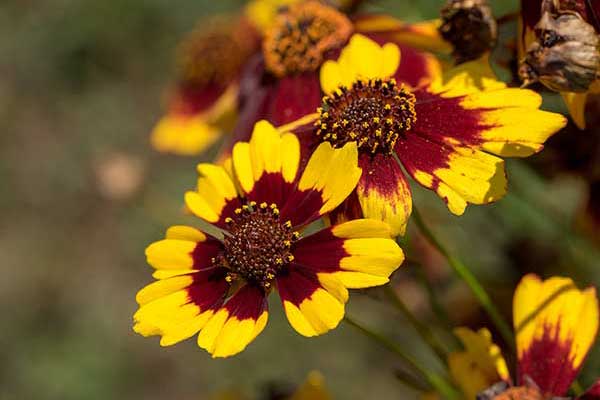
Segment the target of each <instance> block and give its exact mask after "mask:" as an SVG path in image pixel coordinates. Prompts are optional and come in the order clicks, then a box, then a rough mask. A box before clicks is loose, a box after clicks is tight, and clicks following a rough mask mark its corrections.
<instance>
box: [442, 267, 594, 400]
mask: <svg viewBox="0 0 600 400" xmlns="http://www.w3.org/2000/svg"><path fill="white" fill-rule="evenodd" d="M598 320H599V317H598V299H597V296H596V290H595V288H593V287H590V288H587V289H584V290H580V289H578V288H577V287H576V286H575V284H574V283H573V281H572V280H571V279H569V278H563V277H552V278H550V279H547V280H542V279H540V278H539V277H538V276H537V275H534V274H530V275H526V276H525V277H523V279H522V280H521V282H520V283H519V285H518V286H517V289H516V291H515V294H514V298H513V323H514V329H515V334H516V342H517V364H518V365H517V371H516V374H515V379H514V381H512V380H511V379H510V377H509V376H508V373H507V369H506V364H505V363H504V361H503V360H502V356H501V355H499V352H498V350H497V346H496V345H494V344H493V343H491V341H490V340H489V334H485V336H486V337H487V339H486V340H485V341H484V342H485V346H479V345H478V344H473V343H476V342H471V345H470V346H469V345H467V342H465V345H466V346H467V350H466V352H468V353H469V358H472V359H473V360H476V361H474V364H473V368H472V369H470V368H463V367H464V366H465V365H466V364H464V365H463V364H460V365H459V368H455V366H454V365H453V364H452V363H451V364H450V368H451V369H452V375H453V377H454V378H455V380H456V381H457V382H460V383H461V384H460V386H461V388H462V387H463V383H464V384H465V385H466V386H467V387H468V390H467V391H464V393H465V399H472V398H474V397H473V396H472V393H473V392H472V390H473V389H476V388H481V387H482V385H484V384H487V385H489V388H487V389H484V390H482V391H481V392H480V393H479V395H478V396H477V398H478V399H481V400H492V399H495V400H505V399H506V400H508V399H535V400H542V399H554V398H565V397H563V396H566V395H567V393H568V390H569V387H570V386H571V384H572V383H573V381H574V380H575V378H576V377H577V375H578V373H579V371H580V370H581V367H582V366H583V362H584V360H585V358H586V356H587V354H588V352H589V350H590V348H591V346H592V345H593V344H594V341H595V340H596V335H597V331H598ZM463 332H468V331H463ZM480 332H481V331H480ZM473 335H475V333H474V332H471V333H469V336H470V337H471V339H473V338H474V336H473ZM484 342H481V343H480V344H484ZM490 355H492V357H490ZM484 365H485V367H484V368H483V369H485V370H487V371H488V372H486V373H485V374H482V373H481V372H482V370H483V369H482V368H481V367H482V366H484ZM494 365H495V366H496V373H495V374H494V371H493V370H492V369H493V367H494ZM481 378H484V379H481ZM513 382H514V383H513ZM566 398H567V399H568V398H571V397H566ZM599 398H600V379H599V380H598V381H597V382H596V383H595V384H594V385H592V387H591V388H590V389H589V390H588V391H586V392H585V393H584V394H583V395H582V396H579V397H577V399H582V400H585V399H588V400H591V399H599Z"/></svg>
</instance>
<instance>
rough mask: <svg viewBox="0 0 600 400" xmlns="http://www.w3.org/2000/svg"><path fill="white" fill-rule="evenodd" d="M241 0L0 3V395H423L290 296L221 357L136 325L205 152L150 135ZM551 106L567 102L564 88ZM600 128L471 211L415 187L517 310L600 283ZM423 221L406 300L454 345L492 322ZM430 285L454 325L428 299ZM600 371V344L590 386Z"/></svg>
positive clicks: (457, 246)
mask: <svg viewBox="0 0 600 400" xmlns="http://www.w3.org/2000/svg"><path fill="white" fill-rule="evenodd" d="M242 3H243V2H242V1H234V0H226V1H225V0H219V1H209V0H179V1H166V0H110V1H98V0H3V1H1V2H0V131H1V135H0V188H1V194H2V195H1V196H0V207H1V210H2V218H1V219H0V255H1V256H2V258H1V259H2V261H1V262H0V276H1V278H0V315H1V317H0V323H1V326H0V360H1V362H0V399H2V400H12V399H18V400H22V399H61V400H69V399H86V400H94V399H103V400H105V399H129V400H132V399H145V400H150V399H164V398H169V399H181V400H184V399H185V400H187V399H209V398H212V397H211V396H213V395H216V394H218V393H220V392H222V391H224V390H236V391H240V392H242V393H244V394H246V395H248V396H253V397H254V398H256V399H259V398H264V394H265V393H266V392H268V390H269V389H268V388H270V387H271V388H272V387H285V386H286V385H291V386H293V385H295V384H298V383H300V382H302V381H303V380H304V378H305V376H306V374H307V373H308V372H309V371H310V370H313V369H316V370H319V371H321V372H322V373H323V375H324V376H325V379H326V382H327V386H328V388H329V390H330V391H331V393H332V395H333V397H334V398H336V399H344V400H354V399H363V398H364V397H365V396H369V397H371V398H376V399H382V400H387V399H404V398H416V397H417V394H416V392H415V391H413V390H412V389H410V388H409V387H407V386H406V385H404V384H402V383H401V382H400V381H399V380H397V379H396V378H395V375H396V371H397V370H398V368H399V367H400V364H399V362H398V360H397V359H395V358H394V357H393V356H392V355H390V354H389V353H387V352H386V351H385V350H382V349H381V348H380V347H378V345H377V344H375V343H372V342H369V341H368V339H365V338H364V337H362V336H361V335H360V334H359V333H358V332H356V331H355V330H353V328H351V327H349V326H345V325H344V324H342V325H341V326H340V327H339V328H338V329H336V330H335V331H333V332H331V333H330V334H328V335H325V336H322V337H319V338H315V339H305V338H303V337H300V336H299V335H297V334H296V333H295V332H293V330H292V328H291V327H290V326H289V325H288V324H287V322H286V321H285V318H284V317H283V312H282V310H281V307H280V305H279V303H278V302H277V301H273V302H272V304H271V307H272V311H271V317H270V321H269V324H268V326H267V328H266V329H265V331H264V333H263V334H262V335H261V336H260V337H259V338H258V339H257V340H256V341H255V343H253V344H252V345H251V346H249V348H248V349H247V350H246V351H245V352H243V353H242V354H241V355H239V356H237V357H234V358H230V359H226V360H211V359H210V357H209V355H208V354H207V353H206V352H204V351H202V350H200V349H198V348H197V346H196V344H195V341H194V340H189V341H187V342H184V343H181V344H179V345H177V346H174V347H170V348H161V347H160V346H159V345H158V340H157V339H156V338H152V339H144V338H142V337H140V336H137V335H135V334H134V333H133V331H132V329H131V326H132V314H133V312H134V311H135V309H136V304H135V301H134V298H135V293H136V292H137V290H139V289H140V288H141V287H142V286H144V285H145V284H146V283H148V282H150V280H151V277H150V272H151V270H150V267H148V266H147V265H146V263H145V259H144V248H145V247H146V246H147V244H149V243H150V242H152V241H154V240H157V239H159V238H160V237H161V236H162V235H163V233H164V230H165V229H166V228H167V227H168V226H169V225H172V224H177V223H191V224H194V223H195V222H194V221H193V220H192V219H191V218H190V217H186V216H185V215H184V214H183V213H182V196H183V193H184V191H185V190H186V189H188V188H192V187H193V186H194V185H195V177H196V172H195V164H196V163H197V162H198V161H200V160H201V159H202V158H194V157H191V158H179V157H174V156H165V155H158V154H156V153H154V152H153V151H152V149H151V148H150V146H149V142H148V134H149V132H150V130H151V127H152V125H153V123H154V122H155V121H156V120H157V118H158V116H159V115H160V112H161V97H162V94H163V89H164V87H165V85H167V84H168V82H169V81H170V79H171V77H172V71H173V53H174V48H175V46H176V44H177V42H178V40H180V38H181V37H182V36H183V35H184V34H185V33H186V32H188V31H189V30H190V29H192V28H193V26H194V25H195V24H196V22H197V20H198V19H200V18H203V17H206V16H208V15H211V14H215V13H223V12H228V11H232V10H236V9H237V10H239V9H241V7H242V6H243V4H242ZM441 3H442V2H441V1H440V0H418V1H417V0H413V1H393V0H388V1H373V2H372V3H371V4H369V5H368V8H370V9H372V10H377V11H386V12H390V13H392V14H393V15H395V16H398V17H401V18H403V19H405V20H409V21H418V20H421V19H424V18H431V17H435V16H436V14H437V11H438V9H439V7H440V4H441ZM493 3H495V4H494V7H495V11H496V15H497V16H501V15H505V14H508V13H510V12H512V11H515V10H516V9H517V4H516V3H517V2H516V1H514V0H510V1H508V0H507V1H505V0H502V1H497V2H493ZM547 104H548V106H549V107H550V108H555V109H556V108H559V107H560V102H558V101H557V100H556V99H553V98H552V96H548V102H547ZM598 125H600V124H598V121H596V123H595V124H593V125H592V129H589V130H588V131H585V132H580V131H577V130H575V129H573V128H572V127H570V128H569V130H568V131H566V132H562V133H560V134H558V135H557V136H556V137H555V138H553V139H552V140H551V143H550V144H549V146H548V149H547V150H546V151H545V152H543V153H542V154H541V155H538V156H536V157H533V158H532V159H531V160H529V161H527V162H526V163H525V162H522V161H514V160H513V161H509V162H508V167H509V173H510V175H511V176H510V178H511V180H510V185H511V186H510V190H511V192H510V194H509V195H508V196H507V197H506V198H505V199H504V200H502V201H500V202H499V203H497V204H495V205H492V206H489V207H470V208H469V209H468V211H467V213H466V214H465V216H464V217H461V218H457V217H454V216H451V215H450V214H449V213H448V212H447V210H446V209H445V206H444V205H443V203H442V202H441V201H439V199H437V198H436V197H435V196H434V195H433V194H432V193H430V192H425V191H422V190H420V189H419V188H416V187H415V188H414V190H415V196H416V201H415V203H416V204H417V205H419V208H420V209H421V213H422V214H423V215H424V218H425V219H426V220H427V222H428V223H429V224H430V225H431V226H432V227H433V229H434V230H435V231H436V232H437V233H439V235H440V237H442V238H443V239H444V241H446V242H447V243H448V245H449V247H450V248H451V249H452V251H453V252H454V253H455V254H458V255H460V257H461V258H462V259H463V260H464V261H465V262H466V263H468V264H469V265H470V266H471V267H472V268H473V269H474V270H475V271H476V274H477V275H478V276H479V277H480V278H481V279H482V280H483V281H484V282H485V283H486V285H487V287H488V288H489V289H490V291H491V293H492V295H493V297H494V299H495V300H496V301H497V302H498V304H500V305H501V307H502V309H503V311H504V312H505V313H506V315H507V317H510V303H511V296H512V291H513V289H514V287H515V285H516V282H517V281H518V279H519V277H520V276H521V275H522V274H523V273H524V272H526V271H535V272H538V273H540V274H542V275H545V276H547V275H548V274H551V273H559V274H563V275H564V274H568V275H571V276H573V277H574V278H575V279H576V281H577V282H578V283H579V284H580V285H588V284H595V285H597V284H599V283H600V273H599V271H600V261H599V260H600V257H599V252H598V239H597V237H598V236H597V232H598V230H597V229H596V226H597V225H596V222H595V220H594V218H593V215H597V213H596V214H594V209H597V208H600V205H599V204H598V202H597V201H595V200H594V197H593V195H594V193H595V192H598V191H599V190H598V187H597V186H598V184H597V181H598V175H599V172H598V169H599V168H600V167H599V162H598V160H599V159H600V151H599V145H598V143H599V140H598V138H599V132H598ZM210 156H211V155H210V154H208V155H206V156H205V157H204V158H203V159H204V160H208V159H210ZM597 195H598V194H597V193H596V196H597ZM413 228H414V227H411V229H410V230H409V234H408V238H407V239H405V240H404V242H405V244H406V247H407V249H408V252H409V253H410V254H411V257H412V259H414V260H417V261H419V263H421V264H422V265H421V266H416V265H413V264H414V262H407V263H406V264H405V266H404V268H403V269H401V271H399V272H398V273H397V274H396V276H395V278H394V282H395V286H396V288H397V290H398V292H399V293H400V294H401V296H402V297H403V298H404V299H405V301H406V302H407V303H408V304H409V305H410V306H411V307H412V308H413V309H414V310H415V312H416V313H417V314H418V315H419V316H420V317H422V318H424V319H425V320H427V321H429V323H431V324H432V325H433V326H435V329H436V330H437V331H438V332H439V334H440V336H441V337H443V338H447V333H445V332H448V324H450V325H457V324H468V325H470V326H472V327H479V326H483V325H484V324H486V323H487V322H488V321H486V319H485V317H484V316H483V315H482V313H481V311H480V310H479V309H478V308H477V306H476V305H475V301H474V300H473V298H472V297H471V296H470V294H469V292H468V290H466V289H465V287H464V286H463V285H462V284H461V283H460V282H457V281H456V280H455V279H454V278H453V276H452V274H451V273H450V272H449V270H448V268H447V266H446V265H445V263H444V261H443V259H442V258H440V257H439V255H437V254H436V253H435V252H433V250H432V249H431V248H430V247H429V246H428V245H427V243H426V242H425V241H424V240H423V239H421V238H420V237H419V236H418V234H417V232H416V231H415V229H413ZM423 277H425V278H426V280H427V281H428V282H429V283H430V288H431V290H432V292H433V293H434V294H435V297H436V299H437V300H438V301H439V306H440V307H441V308H443V311H444V312H443V313H441V316H439V315H438V316H437V317H436V316H434V313H433V312H432V310H431V307H430V306H429V305H428V301H427V291H425V290H423V286H422V285H421V284H420V283H419V282H421V280H422V278H423ZM382 299H383V296H382V295H381V293H380V292H378V291H377V290H372V291H368V292H362V293H357V294H356V295H354V296H352V297H351V301H350V303H349V305H348V312H349V313H352V314H353V315H355V316H357V318H359V319H361V320H362V321H365V322H366V323H368V324H369V325H371V326H373V327H374V328H376V329H378V330H379V331H381V332H384V333H386V334H387V335H389V336H390V337H392V338H394V339H396V340H398V341H399V342H400V343H401V344H402V345H403V346H404V347H405V348H406V349H407V351H408V352H410V353H411V354H413V355H414V356H415V357H417V358H418V359H420V360H423V361H424V362H426V363H427V364H428V365H430V366H431V367H432V368H437V369H439V368H440V366H439V365H437V364H436V363H435V361H434V359H433V357H432V355H431V354H430V352H429V350H428V349H427V348H425V347H423V346H422V345H421V344H420V342H419V341H418V338H417V336H416V334H415V332H414V331H413V330H412V328H411V327H410V326H409V325H408V324H407V323H406V322H405V321H404V320H403V319H402V318H401V317H400V316H399V315H398V313H397V311H395V310H394V309H393V308H391V307H390V306H389V305H386V304H385V302H384V301H382ZM444 313H445V314H446V315H445V316H444V315H443V314H444ZM582 323H585V321H582ZM597 371H600V351H598V346H596V350H595V351H594V354H593V355H592V357H591V358H590V360H589V362H588V364H587V366H586V369H585V373H584V375H583V377H582V379H581V382H582V383H583V384H584V385H585V384H586V383H590V382H591V380H592V376H593V375H594V373H597ZM261 396H263V397H261Z"/></svg>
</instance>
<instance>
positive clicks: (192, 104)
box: [151, 17, 259, 155]
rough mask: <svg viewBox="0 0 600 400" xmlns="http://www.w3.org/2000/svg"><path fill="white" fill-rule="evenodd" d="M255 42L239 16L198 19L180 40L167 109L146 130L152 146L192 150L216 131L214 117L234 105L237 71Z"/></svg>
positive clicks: (251, 30) (191, 152)
mask: <svg viewBox="0 0 600 400" xmlns="http://www.w3.org/2000/svg"><path fill="white" fill-rule="evenodd" d="M258 43H259V42H258V33H257V32H256V30H255V28H254V27H253V26H252V25H251V24H250V22H249V21H248V20H246V19H245V18H243V17H234V18H232V17H227V18H218V17H217V18H214V19H212V20H209V21H202V22H201V23H200V24H199V25H198V27H197V28H196V29H194V30H193V31H192V32H191V33H190V34H189V35H188V36H187V37H186V38H185V39H184V40H183V41H182V42H181V44H180V45H179V49H178V58H177V82H176V84H175V85H174V87H173V89H172V90H171V93H170V95H169V97H170V98H169V100H168V101H169V104H168V111H167V114H166V115H165V116H164V117H162V118H161V119H160V121H159V122H158V123H157V124H156V126H155V128H154V130H153V132H152V137H151V140H152V145H153V146H154V148H155V149H156V150H158V151H161V152H168V153H175V154H181V155H195V154H199V153H201V152H202V151H204V150H205V149H206V148H208V147H209V146H210V145H212V144H213V143H214V142H215V141H216V140H217V139H218V138H219V137H220V129H219V123H220V122H222V120H224V119H226V118H227V116H228V114H230V113H232V112H233V111H234V108H235V104H236V96H237V91H238V81H239V77H240V73H241V71H242V68H243V67H244V65H245V64H246V62H247V61H248V60H249V58H250V57H251V56H252V55H253V54H254V53H255V52H256V50H257V49H258Z"/></svg>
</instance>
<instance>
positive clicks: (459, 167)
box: [294, 35, 566, 235]
mask: <svg viewBox="0 0 600 400" xmlns="http://www.w3.org/2000/svg"><path fill="white" fill-rule="evenodd" d="M402 57H403V54H402V56H401V54H400V51H399V49H398V47H397V46H396V45H395V44H392V43H387V44H385V45H383V46H380V45H379V44H377V43H375V42H374V41H372V40H370V39H368V38H367V37H365V36H362V35H354V36H353V37H352V38H351V40H350V43H349V44H348V46H347V47H345V48H344V49H343V50H342V52H341V55H340V56H339V58H338V59H337V61H327V62H326V63H325V64H324V65H323V67H322V68H321V73H320V76H321V87H322V89H323V91H324V92H325V94H326V96H325V97H324V98H323V99H322V104H321V107H320V108H318V110H317V113H316V114H314V116H313V121H315V122H314V126H313V128H312V129H308V128H307V126H306V124H304V125H301V126H299V127H296V128H295V129H294V132H296V133H297V134H298V135H299V137H300V140H301V142H302V143H303V148H306V149H312V148H314V147H315V146H317V145H318V144H319V143H322V142H328V143H331V145H332V146H333V147H335V148H337V147H342V146H344V145H346V144H348V143H356V144H357V146H358V149H359V165H360V166H361V168H362V169H363V171H364V172H363V175H362V176H361V179H360V181H359V183H358V186H357V188H356V195H355V196H351V197H350V198H349V200H348V201H347V202H346V203H345V204H344V205H343V207H342V208H340V209H338V210H337V211H336V212H335V213H334V214H333V216H332V220H333V221H340V220H344V219H347V218H355V217H357V216H358V215H361V216H362V215H364V216H365V217H367V218H374V219H379V220H382V221H385V222H387V223H388V224H390V225H391V227H392V231H393V233H394V234H396V235H397V234H402V233H403V232H404V230H405V228H406V224H407V222H408V218H409V216H410V213H411V210H412V199H411V191H410V187H409V184H408V181H407V178H406V176H405V174H404V171H403V170H402V169H401V167H400V165H402V166H403V167H404V170H406V172H408V174H409V175H411V176H412V177H413V178H414V179H415V180H416V181H417V182H418V183H420V184H421V185H423V186H425V187H426V188H429V189H431V190H433V191H435V192H436V193H437V194H438V195H439V196H440V197H441V198H442V199H443V200H444V201H445V202H446V203H447V205H448V208H449V209H450V211H451V212H452V213H454V214H456V215H461V214H463V213H464V211H465V208H466V207H467V204H469V203H472V204H487V203H490V202H493V201H496V200H498V199H500V198H501V197H502V196H503V195H504V194H505V193H506V186H507V182H506V175H505V171H504V161H503V159H502V158H500V156H503V157H525V156H529V155H531V154H533V153H536V152H538V151H539V150H541V149H542V147H543V143H544V142H545V141H546V139H547V138H548V137H549V136H550V135H552V134H553V133H555V132H557V131H558V130H559V129H561V128H562V127H563V126H564V125H565V123H566V120H565V118H564V117H563V116H562V115H559V114H554V113H550V112H546V111H541V110H539V107H540V105H541V102H542V99H541V97H540V96H539V95H538V94H536V93H535V92H533V91H530V90H524V89H515V88H507V87H506V85H505V84H504V83H502V82H499V81H497V80H496V79H495V78H494V77H493V74H492V73H491V71H490V70H489V67H488V66H486V64H483V63H480V62H477V61H476V62H471V63H465V64H462V65H461V66H460V67H457V68H455V69H453V70H451V71H449V72H448V73H447V74H445V75H443V76H438V77H437V78H436V79H434V80H433V81H431V82H429V83H425V84H423V85H420V86H419V87H417V88H410V87H408V86H407V85H402V84H400V83H398V82H397V80H396V79H395V78H394V76H397V75H395V73H396V72H397V69H398V66H399V64H400V60H401V58H402ZM304 122H306V119H305V120H304ZM396 160H399V161H400V164H399V163H398V162H397V161H396ZM357 212H358V215H357Z"/></svg>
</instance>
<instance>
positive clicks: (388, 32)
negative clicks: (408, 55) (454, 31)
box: [354, 14, 452, 54]
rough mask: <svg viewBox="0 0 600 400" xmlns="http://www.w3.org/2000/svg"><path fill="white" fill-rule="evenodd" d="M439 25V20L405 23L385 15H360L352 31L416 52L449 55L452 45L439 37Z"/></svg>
mask: <svg viewBox="0 0 600 400" xmlns="http://www.w3.org/2000/svg"><path fill="white" fill-rule="evenodd" d="M440 25H441V20H439V19H434V20H429V21H422V22H417V23H407V22H404V21H401V20H398V19H396V18H394V17H391V16H389V15H385V14H371V15H360V16H358V17H357V18H356V19H355V21H354V29H355V30H356V31H357V32H359V33H363V34H365V35H368V36H370V35H377V36H378V37H381V38H382V39H385V41H387V42H394V43H397V44H399V45H405V46H410V47H412V48H414V49H418V50H424V51H429V52H434V53H445V54H450V52H452V45H451V44H450V43H448V42H446V41H445V40H444V38H442V36H441V35H440V33H439V30H438V28H439V27H440Z"/></svg>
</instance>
